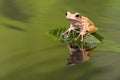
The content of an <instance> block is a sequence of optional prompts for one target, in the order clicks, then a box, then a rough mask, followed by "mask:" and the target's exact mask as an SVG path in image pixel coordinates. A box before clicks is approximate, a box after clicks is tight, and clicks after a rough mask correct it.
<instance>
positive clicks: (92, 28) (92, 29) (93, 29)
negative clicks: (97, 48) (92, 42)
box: [87, 25, 98, 33]
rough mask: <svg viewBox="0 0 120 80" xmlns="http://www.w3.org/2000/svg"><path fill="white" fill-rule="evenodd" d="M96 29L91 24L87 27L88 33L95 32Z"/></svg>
mask: <svg viewBox="0 0 120 80" xmlns="http://www.w3.org/2000/svg"><path fill="white" fill-rule="evenodd" d="M97 30H98V28H96V27H95V26H94V25H91V26H89V27H88V28H87V31H88V32H89V33H94V32H96V31H97Z"/></svg>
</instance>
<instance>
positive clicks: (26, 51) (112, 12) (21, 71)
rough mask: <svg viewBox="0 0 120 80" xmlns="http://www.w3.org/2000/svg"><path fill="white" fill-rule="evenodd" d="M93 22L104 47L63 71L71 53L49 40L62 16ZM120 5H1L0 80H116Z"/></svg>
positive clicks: (17, 1)
mask: <svg viewBox="0 0 120 80" xmlns="http://www.w3.org/2000/svg"><path fill="white" fill-rule="evenodd" d="M67 11H70V12H72V13H75V12H80V13H81V15H83V16H87V17H88V18H90V20H92V21H93V22H94V23H95V25H96V27H98V28H99V30H98V33H99V34H100V35H102V36H103V37H104V38H105V39H104V44H102V45H100V46H99V47H97V49H96V50H94V51H93V52H92V59H91V60H90V61H87V62H85V63H81V64H78V65H76V66H73V67H67V65H66V64H67V58H69V50H68V49H67V47H66V46H65V45H64V44H62V43H60V42H59V41H58V40H54V39H53V38H52V37H50V36H49V35H48V32H49V30H51V29H54V28H57V27H69V24H70V23H69V21H67V20H66V19H65V13H66V12H67ZM119 21H120V0H49V1H48V0H0V80H120V76H119V74H120V64H119V62H120V54H119V53H120V45H119V44H120V35H119V34H120V31H119V30H120V22H119Z"/></svg>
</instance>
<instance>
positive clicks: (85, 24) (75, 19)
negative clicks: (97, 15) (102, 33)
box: [63, 12, 98, 41]
mask: <svg viewBox="0 0 120 80" xmlns="http://www.w3.org/2000/svg"><path fill="white" fill-rule="evenodd" d="M66 19H67V20H69V21H70V27H69V28H68V29H67V30H66V31H65V32H64V33H63V35H64V34H66V33H68V36H69V34H70V32H71V31H72V30H76V29H79V30H80V31H81V32H80V33H79V35H78V36H77V37H76V38H75V40H78V38H79V37H80V36H81V41H83V37H84V35H86V34H91V33H95V32H96V31H97V30H98V28H97V27H95V25H94V23H93V22H92V21H91V20H90V19H88V18H87V17H85V16H81V15H80V13H78V12H77V13H74V14H72V13H71V12H66Z"/></svg>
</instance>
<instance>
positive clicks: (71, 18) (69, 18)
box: [66, 12, 81, 22]
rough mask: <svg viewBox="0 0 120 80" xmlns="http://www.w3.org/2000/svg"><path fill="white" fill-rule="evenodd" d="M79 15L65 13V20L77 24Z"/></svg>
mask: <svg viewBox="0 0 120 80" xmlns="http://www.w3.org/2000/svg"><path fill="white" fill-rule="evenodd" d="M80 18H81V16H80V14H79V13H75V14H72V13H70V12H67V13H66V19H68V20H70V21H74V22H75V21H76V22H79V21H80Z"/></svg>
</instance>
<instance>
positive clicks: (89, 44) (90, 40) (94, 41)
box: [49, 28, 103, 48]
mask: <svg viewBox="0 0 120 80" xmlns="http://www.w3.org/2000/svg"><path fill="white" fill-rule="evenodd" d="M66 30H67V29H66V28H56V29H53V30H51V31H50V32H49V33H50V34H51V35H53V36H55V37H57V38H58V40H60V41H61V42H64V43H65V44H70V45H74V46H79V47H81V45H82V46H83V47H84V48H94V47H97V46H98V45H99V44H102V40H103V37H102V36H100V35H99V34H97V33H92V34H90V35H85V36H84V40H83V42H81V37H80V38H79V39H78V40H75V38H76V37H77V36H78V35H79V33H80V31H79V30H74V31H71V32H70V34H69V35H68V34H64V35H62V33H63V32H65V31H66Z"/></svg>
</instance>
